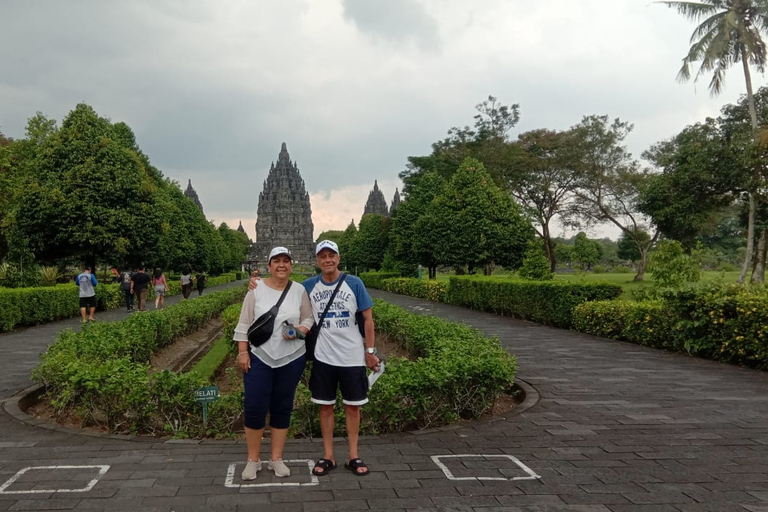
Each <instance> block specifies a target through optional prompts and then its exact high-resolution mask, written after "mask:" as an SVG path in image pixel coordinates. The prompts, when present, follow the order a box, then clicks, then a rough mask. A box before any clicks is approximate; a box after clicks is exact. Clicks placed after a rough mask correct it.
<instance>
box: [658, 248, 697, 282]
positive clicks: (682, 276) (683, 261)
mask: <svg viewBox="0 0 768 512" xmlns="http://www.w3.org/2000/svg"><path fill="white" fill-rule="evenodd" d="M650 267H651V268H650V270H651V272H653V283H654V286H655V287H657V288H658V287H662V288H678V287H680V286H682V285H684V284H687V283H695V282H698V281H699V280H700V279H701V250H700V249H696V250H692V251H691V253H690V254H685V252H684V251H683V246H682V245H681V244H680V242H678V241H677V240H662V241H661V242H659V243H658V244H657V245H656V250H655V251H654V252H653V253H651V261H650Z"/></svg>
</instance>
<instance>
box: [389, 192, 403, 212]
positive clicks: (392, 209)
mask: <svg viewBox="0 0 768 512" xmlns="http://www.w3.org/2000/svg"><path fill="white" fill-rule="evenodd" d="M398 206H400V191H399V190H397V189H395V197H393V198H392V204H390V205H389V216H390V217H391V216H392V214H393V213H395V208H397V207H398Z"/></svg>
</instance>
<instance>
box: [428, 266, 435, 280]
mask: <svg viewBox="0 0 768 512" xmlns="http://www.w3.org/2000/svg"><path fill="white" fill-rule="evenodd" d="M428 268H429V278H430V279H437V267H428Z"/></svg>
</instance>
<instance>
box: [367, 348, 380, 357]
mask: <svg viewBox="0 0 768 512" xmlns="http://www.w3.org/2000/svg"><path fill="white" fill-rule="evenodd" d="M365 351H366V352H367V353H369V354H373V355H375V356H377V355H379V351H378V349H377V348H376V347H368V348H366V349H365Z"/></svg>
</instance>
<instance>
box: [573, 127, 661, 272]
mask: <svg viewBox="0 0 768 512" xmlns="http://www.w3.org/2000/svg"><path fill="white" fill-rule="evenodd" d="M573 129H574V133H575V134H576V136H577V137H578V147H579V152H580V153H579V156H578V158H579V162H578V165H579V172H578V175H579V179H578V182H577V184H576V189H575V192H574V201H573V203H572V206H571V210H572V212H573V214H574V219H581V221H582V222H584V223H585V224H587V225H590V224H600V223H606V222H607V223H611V224H613V225H615V226H616V227H618V228H619V229H621V231H622V233H625V234H626V235H627V236H628V237H629V238H631V239H632V240H633V241H634V242H635V244H636V245H637V249H638V251H639V252H640V261H639V262H638V268H637V274H636V275H635V280H636V281H642V280H643V276H644V275H645V267H646V263H647V257H648V252H649V251H650V249H651V247H652V246H653V244H654V243H655V242H656V239H657V238H658V230H657V231H656V232H655V234H654V235H653V236H652V237H651V238H650V239H647V238H646V237H645V233H646V231H647V228H646V223H647V221H648V219H646V218H645V217H644V216H643V215H642V213H641V212H640V210H639V208H638V202H639V199H640V193H641V191H642V190H643V187H644V186H645V183H646V182H647V178H648V174H647V172H645V171H642V170H640V169H639V166H638V164H637V162H636V161H635V160H633V159H632V155H631V154H630V153H629V152H628V151H627V148H626V147H625V146H624V144H623V142H624V139H625V138H626V137H627V135H628V134H629V132H630V131H631V130H632V125H630V124H629V123H625V122H623V121H621V120H620V119H616V120H614V121H613V122H609V120H608V116H586V117H584V119H583V120H582V121H581V123H580V124H578V125H576V126H575V127H574V128H573Z"/></svg>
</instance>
